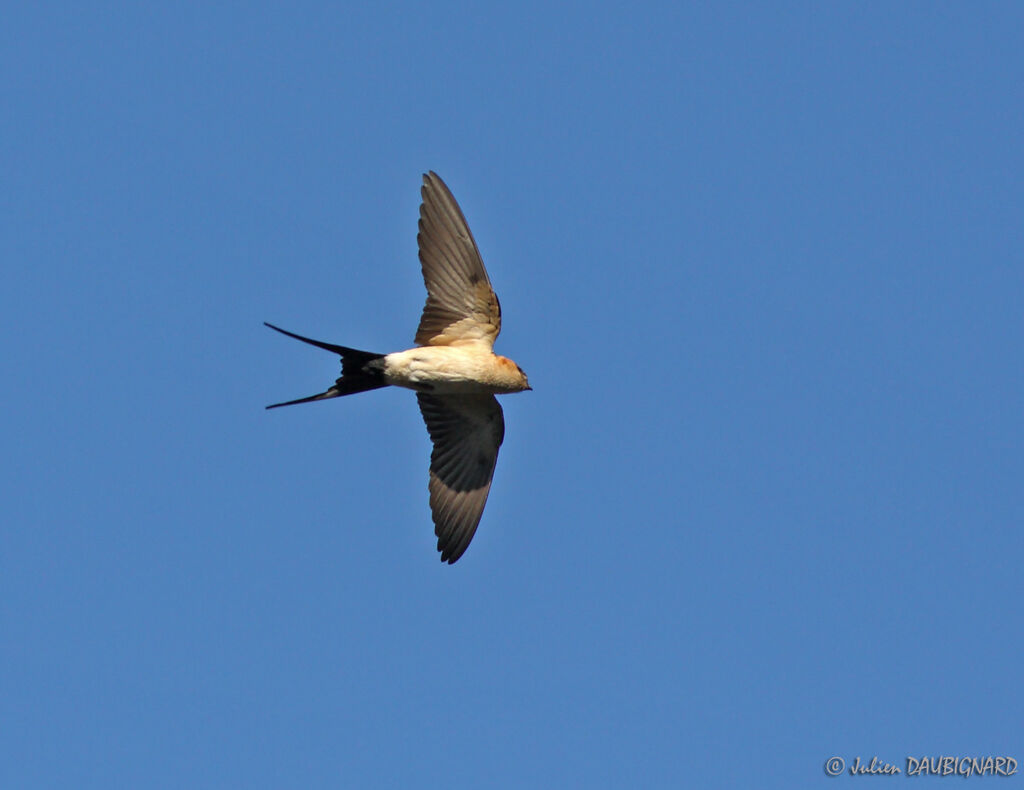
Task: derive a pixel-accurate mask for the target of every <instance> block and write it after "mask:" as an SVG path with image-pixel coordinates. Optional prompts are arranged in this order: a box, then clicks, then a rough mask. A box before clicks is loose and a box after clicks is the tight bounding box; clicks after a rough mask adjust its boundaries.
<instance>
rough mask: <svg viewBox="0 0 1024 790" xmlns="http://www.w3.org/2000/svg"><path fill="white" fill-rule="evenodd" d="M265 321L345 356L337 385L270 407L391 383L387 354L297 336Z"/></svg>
mask: <svg viewBox="0 0 1024 790" xmlns="http://www.w3.org/2000/svg"><path fill="white" fill-rule="evenodd" d="M263 323H264V325H266V326H269V327H270V328H271V329H273V330H275V331H277V332H280V333H281V334H282V335H288V337H294V338H295V339H296V340H301V341H302V342H303V343H309V344H310V345H311V346H316V347H317V348H322V349H324V350H325V351H333V352H334V353H335V354H338V355H339V356H340V357H341V376H340V377H339V378H338V380H337V381H335V382H334V386H333V387H331V388H330V389H328V390H325V391H324V392H321V393H320V394H319V395H310V396H309V397H308V398H298V399H297V400H290V401H285V402H284V403H273V404H271V405H270V406H267V408H268V409H276V408H277V407H278V406H292V405H294V404H296V403H310V402H311V401H315V400H326V399H327V398H337V397H340V396H342V395H353V394H355V393H357V392H366V391H367V390H375V389H377V388H378V387H386V386H388V383H387V382H386V381H385V380H384V363H383V361H382V360H383V359H384V355H383V354H371V353H370V352H369V351H357V350H356V349H354V348H348V347H346V346H335V345H333V344H331V343H322V342H320V341H319V340H310V339H309V338H308V337H303V336H302V335H296V334H294V333H293V332H289V331H287V330H285V329H281V327H279V326H274V325H273V324H268V323H267V322H266V321H264V322H263Z"/></svg>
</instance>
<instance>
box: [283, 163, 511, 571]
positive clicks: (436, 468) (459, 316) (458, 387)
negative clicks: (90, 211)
mask: <svg viewBox="0 0 1024 790" xmlns="http://www.w3.org/2000/svg"><path fill="white" fill-rule="evenodd" d="M420 194H421V195H422V198H423V202H422V203H421V204H420V221H419V234H418V235H417V237H416V241H417V243H418V244H419V258H420V266H421V268H422V270H423V282H424V283H425V284H426V286H427V303H426V305H425V306H424V308H423V315H422V317H421V318H420V325H419V328H418V329H417V330H416V337H415V340H414V342H415V343H416V347H415V348H410V349H408V350H406V351H396V352H394V353H391V354H374V353H371V352H369V351H357V350H356V349H354V348H348V347H346V346H338V345H334V344H333V343H323V342H321V341H319V340H311V339H310V338H308V337H302V336H301V335H296V334H294V333H293V332H288V331H286V330H284V329H281V328H280V327H277V326H274V325H273V324H269V323H268V324H266V325H267V326H269V327H270V328H271V329H274V330H276V331H278V332H280V333H281V334H283V335H287V336H288V337H293V338H295V339H296V340H301V341H302V342H303V343H309V344H310V345H312V346H316V347H317V348H322V349H325V350H327V351H331V352H333V353H335V354H338V355H339V356H340V357H341V376H340V377H339V378H338V379H337V381H335V382H334V384H333V386H331V387H329V388H328V389H326V390H325V391H324V392H321V393H319V394H317V395H310V396H309V397H307V398H298V399H297V400H291V401H287V402H285V403H275V404H273V405H271V406H267V408H268V409H275V408H277V407H279V406H291V405H293V404H296V403H309V402H311V401H318V400H326V399H328V398H337V397H340V396H342V395H353V394H355V393H357V392H366V391H367V390H373V389H378V388H379V387H389V386H394V387H406V388H408V389H411V390H415V391H416V399H417V400H418V401H419V406H420V412H421V413H422V415H423V420H424V422H425V423H426V424H427V432H428V433H429V434H430V440H431V442H432V443H433V451H432V452H431V454H430V483H429V490H430V510H431V513H432V515H433V519H434V533H435V534H436V535H437V550H438V551H440V552H441V561H442V562H447V563H449V564H451V563H453V562H455V561H456V560H457V559H459V557H461V556H462V555H463V553H464V552H465V551H466V548H467V547H468V546H469V542H470V541H471V540H472V539H473V535H474V533H475V532H476V528H477V526H478V525H479V524H480V516H481V515H482V514H483V511H484V505H485V504H486V502H487V494H488V492H489V491H490V490H491V479H492V477H493V476H494V466H495V464H496V463H497V461H498V448H499V447H500V446H501V442H502V440H503V439H504V436H505V418H504V415H503V413H502V411H501V406H500V405H499V403H498V400H497V398H495V397H494V396H495V395H496V394H497V395H504V394H508V393H511V392H522V391H523V390H528V389H531V387H530V383H529V381H527V379H526V374H525V373H523V370H522V368H520V367H519V365H517V364H516V363H515V362H513V361H512V360H511V359H508V358H506V357H503V356H499V355H498V354H495V353H494V351H493V346H494V340H495V338H496V337H497V336H498V333H499V332H500V331H501V305H500V304H499V303H498V297H497V295H496V294H495V293H494V289H493V288H492V287H491V281H490V278H489V277H488V276H487V270H486V269H484V262H483V260H482V259H481V257H480V251H479V250H478V249H477V246H476V242H475V241H474V240H473V234H472V233H470V231H469V225H468V224H467V223H466V218H465V217H464V216H463V215H462V210H461V209H460V208H459V204H458V203H456V202H455V198H454V197H453V196H452V193H451V192H450V191H449V189H448V187H447V186H446V185H445V183H444V181H442V180H441V177H440V176H438V175H437V173H434V172H433V171H431V172H429V173H427V174H426V175H424V176H423V187H422V189H421V190H420Z"/></svg>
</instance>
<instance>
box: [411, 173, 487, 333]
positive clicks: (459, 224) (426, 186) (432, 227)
mask: <svg viewBox="0 0 1024 790" xmlns="http://www.w3.org/2000/svg"><path fill="white" fill-rule="evenodd" d="M421 194H422V196H423V202H422V203H421V204H420V224H419V228H420V231H419V235H418V236H417V237H416V240H417V242H418V243H419V250H420V265H421V266H422V268H423V282H424V283H425V284H426V286H427V304H426V305H425V306H424V308H423V316H422V317H421V318H420V326H419V329H417V330H416V343H417V344H418V345H421V346H458V345H471V344H479V345H483V346H485V347H486V348H487V349H488V350H490V349H491V347H492V346H493V345H494V339H495V338H496V337H497V336H498V333H499V332H500V331H501V305H500V304H499V303H498V297H497V296H496V295H495V293H494V289H493V288H491V281H490V279H488V277H487V270H486V269H484V262H483V260H482V259H481V258H480V251H479V250H477V248H476V242H475V241H473V234H472V233H470V232H469V225H467V224H466V218H465V217H464V216H462V211H461V209H459V204H458V203H456V202H455V198H454V197H452V193H451V192H450V191H449V190H448V187H447V186H446V185H445V183H444V181H442V180H441V177H440V176H439V175H437V173H435V172H433V171H431V172H429V173H427V174H426V175H425V176H423V188H422V190H421Z"/></svg>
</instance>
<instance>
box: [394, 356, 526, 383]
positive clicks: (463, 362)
mask: <svg viewBox="0 0 1024 790" xmlns="http://www.w3.org/2000/svg"><path fill="white" fill-rule="evenodd" d="M384 364H385V368H384V375H385V377H386V378H387V380H388V383H389V384H394V385H395V386H398V387H408V388H409V389H414V390H419V391H421V392H437V393H458V392H464V393H465V392H492V393H499V392H511V391H514V390H513V389H510V383H509V382H510V378H511V372H512V371H515V370H517V369H516V365H515V363H514V362H512V361H511V360H508V359H505V358H504V357H499V356H497V355H496V354H493V353H491V352H490V351H486V350H483V349H479V350H478V349H475V348H458V347H453V346H436V347H434V346H425V347H422V348H411V349H409V350H408V351H397V352H395V353H394V354H388V355H387V356H386V357H384Z"/></svg>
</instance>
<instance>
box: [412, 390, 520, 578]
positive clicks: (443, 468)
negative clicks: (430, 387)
mask: <svg viewBox="0 0 1024 790" xmlns="http://www.w3.org/2000/svg"><path fill="white" fill-rule="evenodd" d="M416 398H417V399H418V400H419V403H420V411H421V412H422V413H423V421H424V422H425V423H426V424H427V431H428V432H429V433H430V440H431V441H432V442H433V443H434V450H433V452H432V453H431V454H430V511H431V513H432V515H433V517H434V533H435V534H436V535H437V550H438V551H440V552H441V561H442V562H448V563H452V562H455V561H456V560H457V559H458V558H459V557H461V556H462V554H463V552H465V550H466V548H467V547H468V546H469V542H470V541H471V540H472V539H473V534H474V533H475V532H476V528H477V525H478V524H479V523H480V516H481V515H483V512H484V505H485V504H486V503H487V494H488V492H489V491H490V490H491V478H492V477H493V475H494V465H495V464H496V463H497V462H498V448H499V447H500V446H501V442H502V440H503V439H504V438H505V418H504V416H503V415H502V412H501V406H500V405H498V400H497V398H495V397H494V396H493V395H427V394H425V393H422V392H418V393H416Z"/></svg>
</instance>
